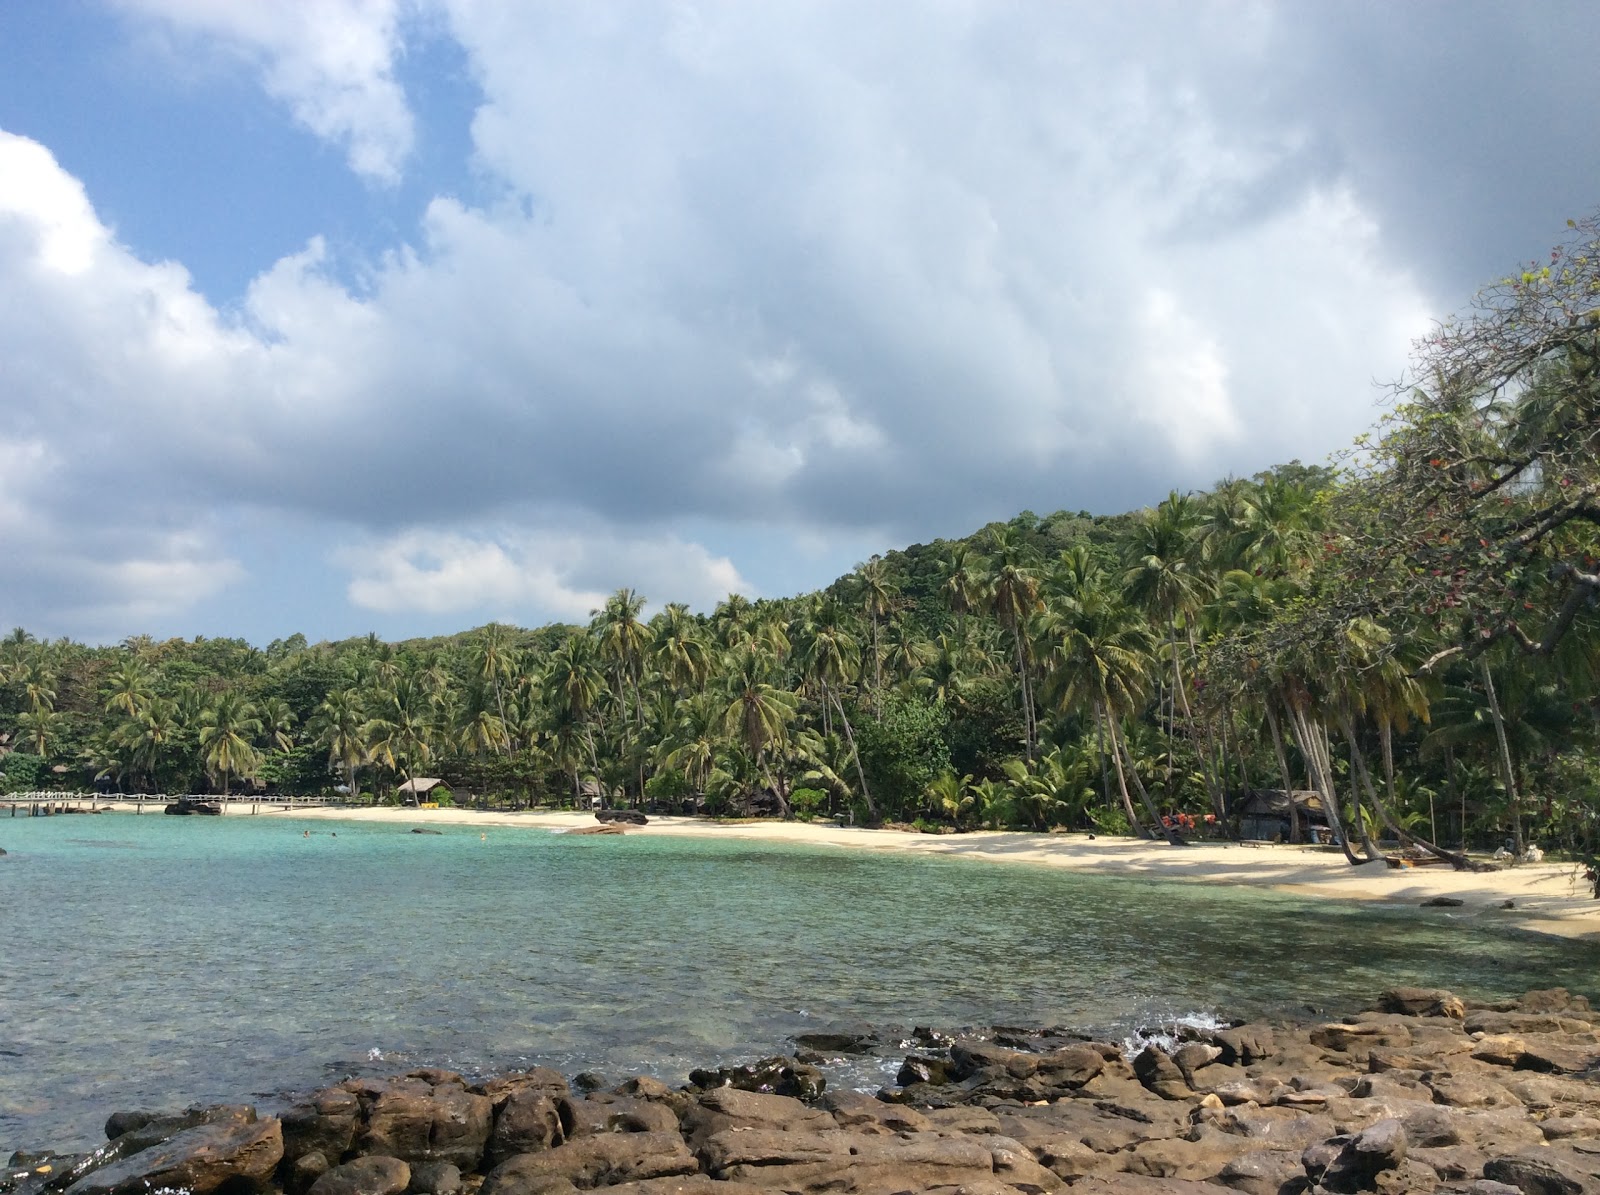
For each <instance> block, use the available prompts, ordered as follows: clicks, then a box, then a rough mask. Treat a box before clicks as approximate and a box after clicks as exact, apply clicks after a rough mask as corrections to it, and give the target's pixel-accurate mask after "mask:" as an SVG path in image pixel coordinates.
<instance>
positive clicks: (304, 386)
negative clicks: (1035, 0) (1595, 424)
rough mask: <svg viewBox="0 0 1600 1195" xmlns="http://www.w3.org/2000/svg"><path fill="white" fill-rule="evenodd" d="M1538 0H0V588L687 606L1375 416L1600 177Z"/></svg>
mask: <svg viewBox="0 0 1600 1195" xmlns="http://www.w3.org/2000/svg"><path fill="white" fill-rule="evenodd" d="M1595 44H1600V10H1597V9H1596V8H1595V7H1594V6H1593V5H1589V4H1578V3H1566V4H1563V3H1550V4H1541V5H1538V6H1506V5H1496V4H1487V3H1462V4H1456V5H1451V6H1449V7H1445V6H1433V5H1426V6H1425V5H1402V6H1396V5H1391V4H1379V3H1345V2H1340V3H1334V2H1332V0H1328V2H1326V3H1312V4H1297V5H1268V4H1261V5H1252V4H1248V3H1246V4H1241V3H1227V4H1220V3H1219V4H1216V5H1210V4H1205V3H1187V2H1185V3H1146V4H1139V5H1127V6H1108V5H1034V4H1006V3H999V2H995V0H981V2H980V0H972V2H970V3H957V2H948V3H936V2H930V3H917V4H910V3H887V4H882V5H874V6H871V7H870V8H867V9H863V8H862V7H861V6H859V5H850V4H832V3H822V2H820V0H813V2H810V3H783V2H780V0H772V2H770V3H763V4H760V5H749V4H735V3H720V4H700V3H690V2H683V3H674V4H666V3H662V4H640V5H633V6H612V7H606V6H598V5H543V4H527V3H521V2H514V0H471V2H468V0H319V3H318V4H315V5H284V4H279V3H275V2H271V0H229V3H226V4H218V3H215V2H214V0H13V2H12V3H9V4H6V5H4V6H0V567H3V571H4V577H3V580H0V625H3V626H10V625H22V626H25V627H27V628H28V629H29V630H31V631H33V632H35V633H36V634H44V635H51V636H56V635H72V636H74V637H77V638H83V639H88V640H91V641H116V640H119V639H121V638H124V637H126V636H128V635H133V634H138V633H150V634H155V635H171V634H182V635H193V634H207V635H232V634H238V635H243V636H245V637H247V638H250V639H251V640H253V641H255V642H258V643H265V642H267V641H269V640H271V639H274V638H278V637H281V636H285V635H288V634H290V633H292V632H294V631H302V632H304V633H305V634H307V635H308V636H309V637H311V638H312V639H318V638H325V637H330V638H331V637H340V636H344V635H350V634H358V633H364V632H365V631H367V630H369V629H371V630H377V631H378V632H379V633H380V634H383V635H385V636H388V637H403V636H409V635H418V634H432V633H439V632H447V631H452V630H457V629H461V628H465V627H469V626H473V625H477V624H480V623H482V622H484V621H487V620H489V619H491V618H497V619H501V620H505V621H511V622H516V623H521V624H523V625H536V624H538V623H542V622H545V621H548V620H552V619H582V618H583V617H585V616H586V614H587V611H588V610H589V609H590V608H591V607H592V606H593V605H595V604H596V603H597V602H598V601H599V599H600V597H601V596H603V595H604V594H605V593H607V592H609V591H610V590H613V589H615V588H618V587H620V586H623V585H629V586H633V587H635V588H637V589H639V590H641V591H642V592H644V593H645V594H646V595H648V596H649V597H650V598H651V599H652V601H653V603H655V604H660V603H662V602H665V601H669V600H685V601H688V602H690V603H691V604H693V605H695V606H697V607H699V608H709V607H710V606H711V605H712V604H713V603H715V602H716V601H717V600H718V599H719V598H720V597H722V596H724V595H725V594H726V593H727V592H729V591H730V590H739V591H742V592H744V593H747V594H750V595H777V594H784V593H791V592H796V591H799V590H803V589H808V588H812V587H814V586H817V585H821V584H825V583H826V582H827V581H829V580H831V579H832V578H833V577H834V576H836V575H838V574H839V573H840V572H843V571H845V570H847V569H848V568H850V567H851V566H852V565H853V564H854V563H855V562H857V561H859V560H861V559H864V558H865V557H866V556H868V555H870V554H871V553H873V552H875V551H882V550H886V549H888V548H892V547H896V546H902V545H904V544H906V543H909V542H913V541H917V540H927V539H932V538H935V537H937V536H941V535H960V534H964V533H966V532H968V531H970V530H972V529H973V528H975V527H978V526H980V525H982V524H983V523H984V522H986V521H988V520H990V519H993V518H1005V517H1009V516H1010V515H1011V514H1013V513H1015V512H1016V511H1018V510H1021V509H1024V508H1030V509H1033V510H1035V511H1039V512H1041V513H1044V512H1048V511H1051V510H1055V509H1059V508H1068V509H1078V508H1088V509H1091V510H1098V511H1106V512H1110V511H1116V510H1122V509H1127V508H1129V507H1132V506H1136V505H1140V504H1144V503H1148V502H1153V501H1155V500H1158V499H1159V498H1160V497H1161V496H1163V495H1164V494H1165V493H1166V491H1167V490H1169V489H1171V488H1189V487H1202V486H1206V485H1209V484H1210V483H1211V482H1213V481H1214V480H1216V479H1217V478H1219V477H1221V476H1224V475H1226V474H1229V473H1249V472H1252V471H1255V470H1257V469H1260V468H1263V467H1265V466H1268V465H1270V464H1273V463H1276V462H1280V461H1284V460H1288V459H1290V458H1293V457H1299V458H1301V459H1306V460H1319V459H1322V458H1323V457H1325V456H1326V455H1327V454H1328V453H1330V452H1333V451H1335V450H1337V449H1338V448H1340V447H1342V446H1343V445H1345V444H1346V443H1348V442H1349V440H1350V439H1351V437H1352V436H1354V435H1355V434H1357V433H1358V432H1360V431H1361V430H1363V429H1365V428H1366V427H1368V426H1369V425H1370V424H1371V423H1372V422H1373V421H1374V419H1375V418H1376V416H1377V413H1378V407H1377V404H1378V402H1379V400H1380V399H1381V398H1382V396H1383V393H1384V387H1385V385H1386V384H1388V383H1390V382H1392V381H1394V380H1395V379H1396V378H1398V377H1399V376H1400V375H1401V374H1402V372H1403V370H1404V368H1405V365H1406V361H1407V354H1408V346H1409V344H1410V342H1411V340H1412V339H1413V338H1414V337H1416V336H1417V335H1419V334H1420V333H1421V332H1423V331H1425V330H1426V328H1427V327H1428V326H1429V323H1430V321H1432V320H1435V319H1439V318H1443V317H1446V316H1448V315H1449V314H1450V313H1451V312H1452V311H1455V310H1459V309H1460V308H1461V307H1463V306H1464V305H1465V304H1466V303H1467V302H1468V300H1469V299H1470V297H1471V294H1472V291H1473V290H1474V289H1475V287H1476V286H1478V285H1480V284H1482V283H1484V282H1486V281H1489V280H1490V279H1492V278H1493V277H1495V276H1497V275H1498V274H1500V273H1502V272H1504V271H1506V270H1508V269H1510V268H1511V267H1512V266H1513V265H1515V264H1516V263H1518V262H1520V261H1523V260H1526V259H1531V258H1533V257H1537V256H1540V255H1541V254H1542V253H1543V252H1544V251H1545V250H1546V249H1547V248H1548V246H1549V245H1550V244H1551V243H1552V242H1553V241H1554V240H1555V239H1559V236H1560V231H1561V229H1562V227H1563V225H1564V221H1565V220H1566V219H1567V218H1568V217H1569V216H1578V215H1582V214H1585V213H1587V212H1589V211H1591V210H1593V208H1594V207H1595V205H1596V204H1597V203H1600V183H1597V181H1596V180H1597V179H1600V169H1597V166H1600V145H1597V144H1596V140H1597V135H1596V133H1595V132H1594V131H1593V122H1592V114H1593V112H1594V111H1596V110H1597V101H1600V82H1597V79H1596V72H1594V71H1593V70H1592V66H1591V63H1590V61H1589V52H1590V50H1591V49H1592V47H1593V46H1594V45H1595Z"/></svg>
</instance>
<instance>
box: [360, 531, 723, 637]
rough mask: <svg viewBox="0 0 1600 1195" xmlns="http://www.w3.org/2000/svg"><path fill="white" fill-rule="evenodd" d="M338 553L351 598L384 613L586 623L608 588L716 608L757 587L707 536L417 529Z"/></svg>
mask: <svg viewBox="0 0 1600 1195" xmlns="http://www.w3.org/2000/svg"><path fill="white" fill-rule="evenodd" d="M337 560H338V563H340V564H341V565H343V566H344V567H346V568H347V569H349V571H350V572H351V573H352V574H354V575H353V578H352V580H351V582H350V585H349V590H348V593H349V598H350V601H351V602H352V603H354V604H355V605H357V606H359V607H362V608H363V609H367V610H375V611H380V612H383V613H386V614H393V613H397V612H410V611H420V612H424V613H428V614H454V613H460V614H463V615H467V614H483V615H488V616H490V617H494V618H498V619H501V620H503V621H508V622H516V621H519V620H521V621H524V622H526V621H529V619H528V612H529V611H530V610H531V611H537V612H538V616H539V617H540V618H549V617H555V618H561V619H565V620H568V621H574V622H582V621H584V620H585V619H587V618H588V616H589V614H590V612H591V611H593V610H595V609H597V608H599V607H600V606H601V605H602V604H603V603H604V601H605V599H606V595H607V594H608V593H609V592H612V591H614V590H616V589H620V588H623V587H625V586H626V587H631V588H634V589H637V590H640V591H642V592H645V593H646V594H647V595H649V596H650V597H651V598H653V605H654V606H655V607H659V606H660V605H662V604H664V602H666V601H687V602H689V603H691V604H692V605H695V606H698V607H700V608H703V609H709V608H710V607H711V606H713V605H714V604H715V603H716V602H718V601H720V600H721V599H722V598H724V597H726V596H727V595H728V594H730V593H744V594H746V595H747V596H748V595H750V594H751V592H752V591H751V589H750V587H749V586H748V585H747V584H746V583H745V581H744V580H743V578H741V577H740V576H739V573H738V570H737V569H735V568H734V566H733V564H732V563H731V562H730V561H729V560H727V559H726V558H724V557H716V556H713V555H712V554H711V553H709V552H707V551H706V549H705V548H704V547H702V546H701V545H699V544H695V543H686V542H684V541H682V540H679V539H677V538H676V537H674V536H660V537H655V538H645V537H638V536H619V535H616V534H614V533H607V532H605V531H603V530H601V531H598V532H597V533H584V534H576V533H573V532H571V531H567V530H550V531H517V532H512V533H509V534H506V535H503V536H502V537H501V538H499V539H485V538H477V537H473V536H467V535H461V534H455V533H451V532H436V531H427V530H422V529H413V530H408V531H405V532H402V533H401V534H399V535H395V536H392V537H390V538H388V539H386V540H383V541H381V542H377V543H372V544H367V545H364V546H361V547H355V548H346V549H344V550H342V551H341V552H340V553H338V555H337ZM663 594H665V595H668V596H665V597H663V596H662V595H663Z"/></svg>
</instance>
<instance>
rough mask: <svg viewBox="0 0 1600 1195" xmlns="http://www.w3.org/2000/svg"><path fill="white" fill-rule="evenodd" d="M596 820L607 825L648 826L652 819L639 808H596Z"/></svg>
mask: <svg viewBox="0 0 1600 1195" xmlns="http://www.w3.org/2000/svg"><path fill="white" fill-rule="evenodd" d="M594 816H595V820H596V821H598V822H600V823H602V824H605V825H624V826H646V825H649V824H650V819H649V818H648V817H646V816H645V815H644V813H643V811H641V810H638V809H596V810H595V811H594Z"/></svg>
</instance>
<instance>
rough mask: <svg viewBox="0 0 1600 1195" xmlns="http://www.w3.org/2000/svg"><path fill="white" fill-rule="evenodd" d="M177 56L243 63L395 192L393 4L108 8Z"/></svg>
mask: <svg viewBox="0 0 1600 1195" xmlns="http://www.w3.org/2000/svg"><path fill="white" fill-rule="evenodd" d="M114 2H115V3H117V4H118V5H119V6H120V7H122V8H123V9H125V10H127V11H128V12H129V13H131V14H134V15H135V16H137V17H140V18H143V19H144V20H147V21H150V22H153V23H155V24H156V25H157V26H158V27H159V28H161V29H163V30H165V31H166V32H168V33H169V34H171V35H172V36H174V37H176V38H178V39H179V40H180V41H181V42H182V43H183V45H184V47H185V48H194V47H201V48H202V49H205V50H209V51H213V52H219V53H225V54H228V55H230V56H233V57H236V58H240V59H243V60H244V61H246V62H248V63H250V64H251V65H252V66H254V67H255V68H256V69H257V70H259V72H260V75H261V83H262V86H263V87H264V88H265V89H266V91H267V92H268V93H269V94H270V95H272V96H273V97H274V98H275V99H278V100H280V101H282V102H283V103H284V104H286V105H287V106H288V108H289V110H290V111H291V112H293V113H294V117H295V119H296V120H297V121H299V122H300V123H301V124H302V125H304V126H305V127H306V128H308V129H310V130H311V132H313V133H315V134H316V135H317V136H319V137H322V138H324V139H326V140H328V141H332V142H334V143H335V144H337V145H340V146H342V147H344V149H345V151H346V153H347V154H348V157H349V162H350V167H351V169H353V170H354V171H356V173H358V174H361V175H364V176H366V177H368V178H371V179H373V180H375V181H377V182H382V183H393V182H396V181H397V180H398V179H399V178H400V174H401V170H402V168H403V166H404V164H405V160H406V158H407V156H408V155H409V154H410V152H411V147H412V142H413V140H414V137H415V130H414V128H413V119H412V115H411V110H410V108H409V107H408V106H407V104H406V97H405V94H404V92H403V91H402V89H401V88H400V86H399V85H398V84H397V83H396V82H395V79H394V69H395V62H396V59H397V57H398V56H399V54H400V52H401V35H400V28H399V26H400V16H401V13H400V4H399V2H398V0H315V2H314V3H290V4H284V3H281V2H279V0H227V3H222V4H219V3H216V0H114Z"/></svg>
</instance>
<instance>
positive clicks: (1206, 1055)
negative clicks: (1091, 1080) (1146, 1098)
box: [1096, 1041, 1222, 1088]
mask: <svg viewBox="0 0 1600 1195" xmlns="http://www.w3.org/2000/svg"><path fill="white" fill-rule="evenodd" d="M1096 1057H1098V1055H1097V1056H1096ZM1220 1057H1222V1047H1221V1046H1215V1045H1211V1044H1210V1043H1208V1042H1200V1041H1191V1042H1185V1043H1184V1044H1183V1045H1181V1046H1179V1047H1178V1048H1177V1049H1176V1050H1174V1051H1173V1052H1172V1061H1173V1063H1174V1064H1175V1065H1176V1066H1177V1068H1178V1070H1179V1071H1180V1072H1181V1073H1182V1075H1183V1081H1184V1082H1185V1083H1187V1084H1188V1085H1189V1086H1190V1087H1191V1088H1193V1087H1195V1086H1196V1083H1195V1080H1194V1072H1195V1071H1197V1070H1199V1069H1200V1068H1201V1067H1203V1066H1210V1065H1211V1064H1212V1063H1213V1062H1215V1061H1216V1060H1217V1059H1218V1058H1220ZM1097 1073H1098V1072H1097Z"/></svg>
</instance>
